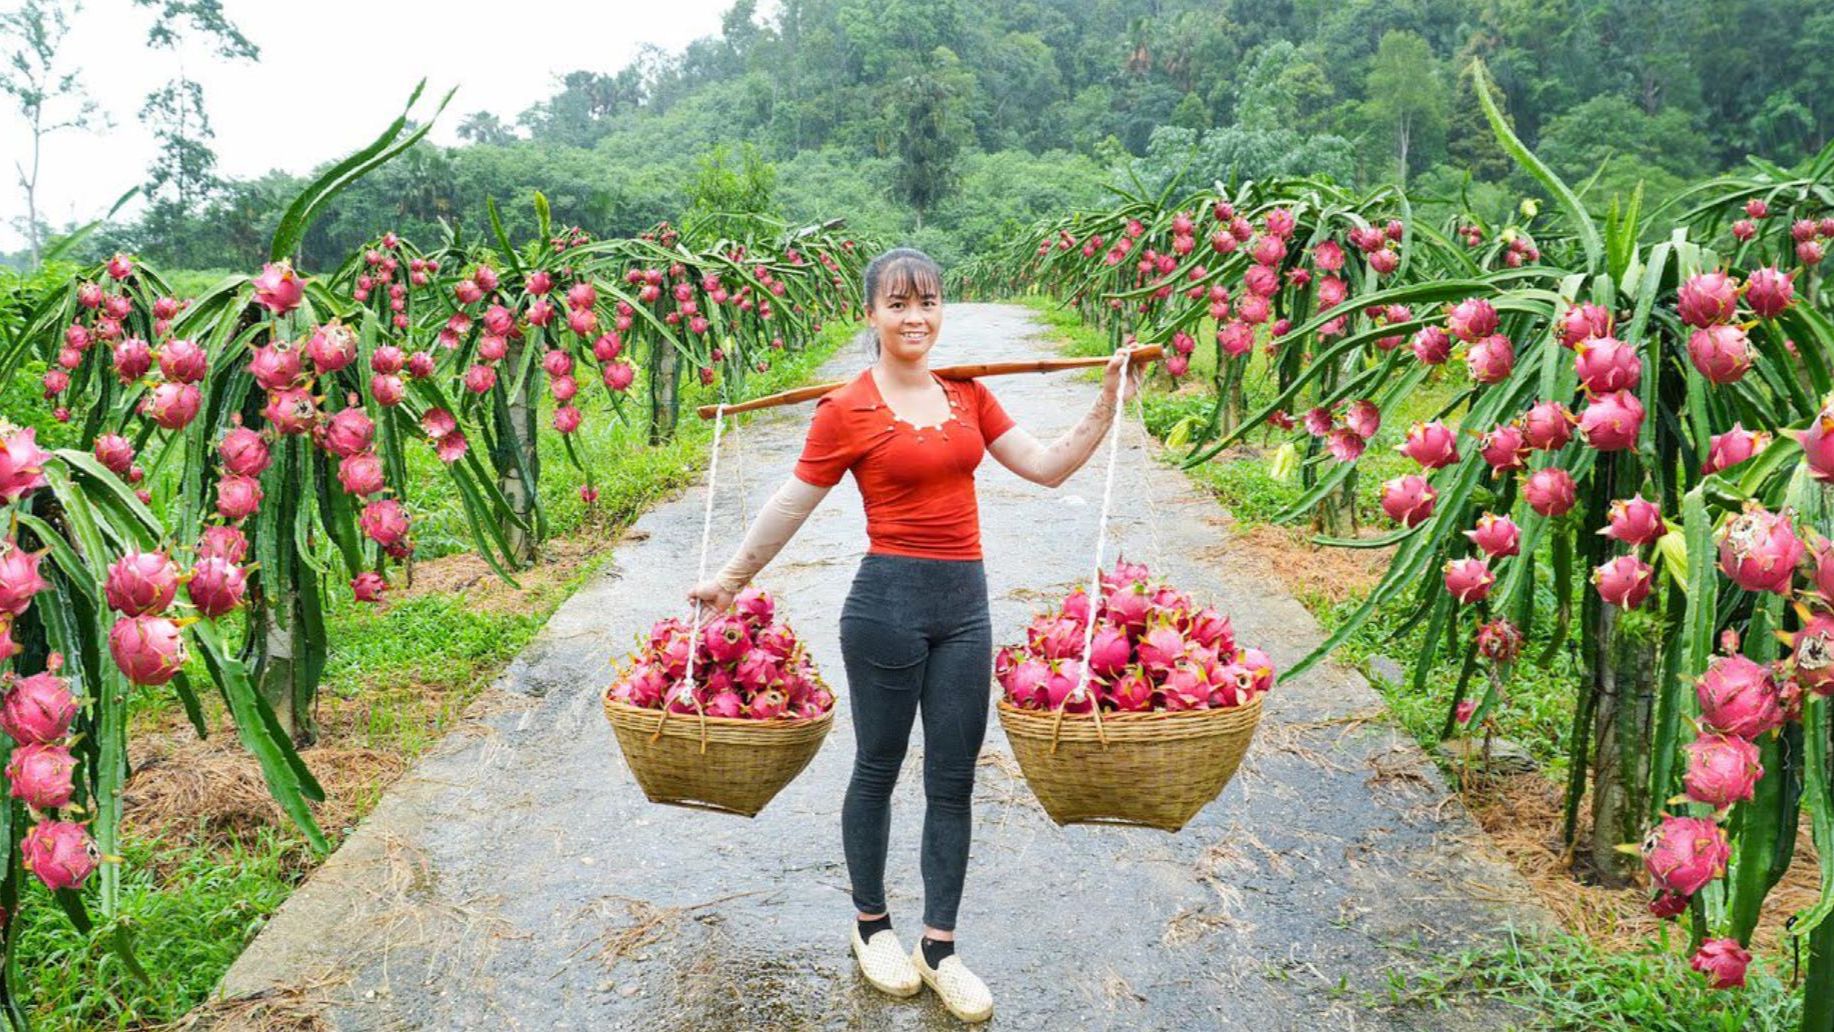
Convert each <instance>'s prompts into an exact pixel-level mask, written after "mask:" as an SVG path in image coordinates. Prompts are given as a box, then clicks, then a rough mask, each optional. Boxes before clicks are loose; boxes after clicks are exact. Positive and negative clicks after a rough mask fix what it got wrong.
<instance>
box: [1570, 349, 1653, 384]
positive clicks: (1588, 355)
mask: <svg viewBox="0 0 1834 1032" xmlns="http://www.w3.org/2000/svg"><path fill="white" fill-rule="evenodd" d="M1573 350H1574V352H1575V355H1574V358H1573V368H1574V370H1575V371H1577V372H1578V373H1579V382H1580V384H1581V385H1582V386H1584V387H1585V389H1586V391H1587V393H1590V394H1609V393H1611V392H1612V391H1634V390H1636V389H1637V384H1638V383H1639V382H1641V381H1642V379H1643V360H1642V359H1641V358H1639V357H1638V355H1637V349H1636V346H1635V345H1633V344H1626V343H1624V342H1623V341H1621V340H1618V339H1617V338H1616V337H1593V338H1590V339H1588V340H1583V341H1580V342H1579V343H1577V344H1575V345H1574V346H1573Z"/></svg>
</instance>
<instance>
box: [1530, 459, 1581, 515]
mask: <svg viewBox="0 0 1834 1032" xmlns="http://www.w3.org/2000/svg"><path fill="white" fill-rule="evenodd" d="M1522 497H1523V498H1525V499H1527V500H1528V507H1529V508H1531V509H1533V510H1535V511H1536V512H1538V513H1540V514H1541V515H1543V516H1547V517H1550V518H1551V517H1555V516H1564V515H1566V514H1567V512H1568V511H1569V510H1571V509H1572V508H1573V503H1574V502H1576V501H1578V499H1579V486H1578V485H1577V484H1575V483H1574V482H1573V475H1572V474H1571V473H1568V472H1567V471H1566V470H1564V469H1561V468H1560V467H1559V466H1548V467H1546V468H1544V469H1538V470H1536V471H1534V472H1533V473H1531V474H1529V477H1528V480H1527V481H1526V482H1524V483H1523V485H1522Z"/></svg>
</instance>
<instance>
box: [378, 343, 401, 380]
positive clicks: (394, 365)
mask: <svg viewBox="0 0 1834 1032" xmlns="http://www.w3.org/2000/svg"><path fill="white" fill-rule="evenodd" d="M406 362H407V357H406V356H405V355H403V354H402V353H401V349H400V348H398V347H396V346H395V345H393V344H379V345H377V346H376V350H374V351H372V352H370V353H369V370H370V372H372V373H379V374H381V375H384V376H392V375H394V374H395V373H399V372H401V367H402V366H403V365H405V364H406Z"/></svg>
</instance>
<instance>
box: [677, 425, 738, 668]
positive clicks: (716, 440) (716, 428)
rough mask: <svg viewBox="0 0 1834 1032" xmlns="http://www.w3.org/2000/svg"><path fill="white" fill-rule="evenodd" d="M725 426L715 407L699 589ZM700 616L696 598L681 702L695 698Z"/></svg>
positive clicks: (697, 578)
mask: <svg viewBox="0 0 1834 1032" xmlns="http://www.w3.org/2000/svg"><path fill="white" fill-rule="evenodd" d="M725 425H726V405H725V403H724V402H721V403H719V404H717V405H715V406H713V457H712V458H711V459H710V460H709V461H708V463H707V506H706V509H705V511H704V512H703V513H702V514H701V521H700V572H699V573H698V574H696V575H695V578H694V583H695V584H696V585H697V586H698V585H700V584H703V583H705V582H706V580H707V547H708V545H709V544H710V543H711V542H712V540H713V484H714V480H715V478H717V477H718V476H719V473H720V431H721V430H722V429H724V427H725ZM700 616H701V600H700V599H698V598H697V599H695V600H694V629H693V630H692V631H690V632H689V634H688V669H687V672H686V673H685V674H684V675H683V676H682V680H681V684H680V685H679V686H678V687H677V688H676V689H675V698H676V701H678V702H685V701H687V700H689V699H692V698H693V697H694V654H695V653H696V652H699V651H700Z"/></svg>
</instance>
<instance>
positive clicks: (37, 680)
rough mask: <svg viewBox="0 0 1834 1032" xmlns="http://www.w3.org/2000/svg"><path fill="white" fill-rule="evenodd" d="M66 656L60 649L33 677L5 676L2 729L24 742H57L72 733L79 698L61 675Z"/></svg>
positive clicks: (0, 703) (0, 702) (0, 706)
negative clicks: (60, 652) (72, 723)
mask: <svg viewBox="0 0 1834 1032" xmlns="http://www.w3.org/2000/svg"><path fill="white" fill-rule="evenodd" d="M63 665H64V657H63V656H62V655H61V654H59V653H56V652H53V653H51V655H50V656H49V657H47V658H46V660H45V669H44V670H42V671H40V672H38V673H36V674H33V675H31V676H30V677H18V676H16V675H14V674H12V673H8V674H7V675H6V676H5V680H4V681H3V682H0V684H4V689H3V690H4V694H3V695H0V731H5V732H6V733H7V734H8V735H11V736H12V738H13V740H14V741H16V742H19V743H22V744H27V743H32V742H55V741H57V740H58V739H60V738H63V737H64V735H66V734H68V733H69V732H70V722H71V721H73V720H75V719H76V698H75V697H74V696H72V695H71V694H70V682H69V681H67V680H65V679H64V678H62V677H59V676H57V672H58V670H60V669H62V668H63Z"/></svg>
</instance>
